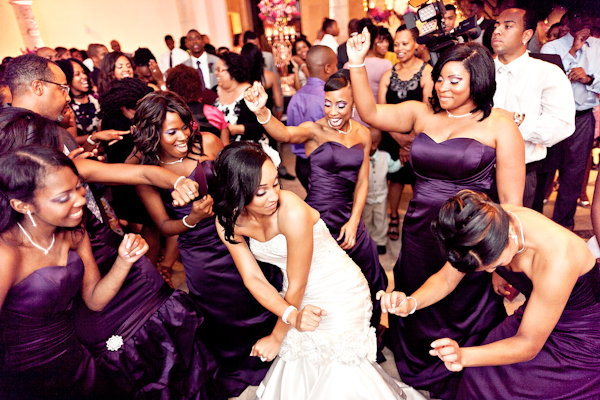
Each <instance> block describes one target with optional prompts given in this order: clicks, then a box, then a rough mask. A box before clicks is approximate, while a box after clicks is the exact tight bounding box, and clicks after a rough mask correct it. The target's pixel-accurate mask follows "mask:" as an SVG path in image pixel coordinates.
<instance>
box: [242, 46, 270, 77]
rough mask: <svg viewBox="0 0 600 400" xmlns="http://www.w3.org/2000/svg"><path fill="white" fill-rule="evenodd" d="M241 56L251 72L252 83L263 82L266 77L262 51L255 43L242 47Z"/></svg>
mask: <svg viewBox="0 0 600 400" xmlns="http://www.w3.org/2000/svg"><path fill="white" fill-rule="evenodd" d="M240 54H241V55H242V56H243V57H244V58H245V59H246V61H247V62H248V66H249V72H250V83H253V82H262V81H263V75H264V65H265V59H264V58H263V55H262V52H261V51H260V49H259V48H258V47H257V46H256V45H255V44H253V43H246V44H245V45H244V46H242V51H241V52H240Z"/></svg>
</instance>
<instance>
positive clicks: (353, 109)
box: [352, 106, 356, 118]
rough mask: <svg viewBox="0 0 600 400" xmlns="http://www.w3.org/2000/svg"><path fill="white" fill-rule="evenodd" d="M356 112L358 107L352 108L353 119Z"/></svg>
mask: <svg viewBox="0 0 600 400" xmlns="http://www.w3.org/2000/svg"><path fill="white" fill-rule="evenodd" d="M354 111H356V107H354V106H352V118H354Z"/></svg>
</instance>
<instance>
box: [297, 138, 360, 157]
mask: <svg viewBox="0 0 600 400" xmlns="http://www.w3.org/2000/svg"><path fill="white" fill-rule="evenodd" d="M326 143H335V144H337V145H340V146H342V147H343V148H345V149H346V150H350V149H353V148H355V147H356V146H360V147H361V149H362V144H361V143H356V144H354V145H352V146H350V147H348V146H346V145H345V144H343V143H340V142H335V141H333V140H328V141H327V142H323V143H321V144H320V145H318V146H317V147H316V148H315V149H314V150H313V151H312V153H310V155H309V156H308V157H310V156H312V155H313V154H314V153H315V151H317V150H319V149H320V148H321V147H322V146H323V145H324V144H326Z"/></svg>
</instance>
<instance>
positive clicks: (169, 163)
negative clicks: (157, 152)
mask: <svg viewBox="0 0 600 400" xmlns="http://www.w3.org/2000/svg"><path fill="white" fill-rule="evenodd" d="M156 157H157V158H158V162H159V163H161V164H165V165H173V164H179V163H181V162H183V158H184V157H181V158H180V159H179V160H175V161H168V162H167V161H163V160H161V159H160V157H159V156H156Z"/></svg>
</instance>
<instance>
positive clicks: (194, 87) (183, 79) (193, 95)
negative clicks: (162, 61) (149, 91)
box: [166, 64, 228, 137]
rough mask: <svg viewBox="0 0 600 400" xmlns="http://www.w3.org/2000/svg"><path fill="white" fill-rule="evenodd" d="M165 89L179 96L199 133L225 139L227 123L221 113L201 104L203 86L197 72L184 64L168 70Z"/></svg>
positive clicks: (213, 107)
mask: <svg viewBox="0 0 600 400" xmlns="http://www.w3.org/2000/svg"><path fill="white" fill-rule="evenodd" d="M166 84H167V88H168V89H169V90H170V91H172V92H175V93H177V94H178V95H180V96H181V97H182V98H183V99H184V100H185V102H186V104H187V105H188V107H189V108H190V110H191V111H192V114H193V115H194V121H196V123H197V124H198V129H199V130H200V132H210V133H213V134H215V135H217V136H219V137H226V136H227V134H228V131H227V122H226V121H225V116H224V115H223V113H222V112H221V111H220V110H219V109H218V108H216V107H215V106H213V105H211V104H206V103H204V102H203V100H204V99H203V96H202V94H203V93H204V86H203V85H202V80H201V79H200V75H198V70H196V69H194V68H192V67H188V66H187V65H184V64H179V65H176V66H175V67H173V68H170V69H169V74H168V75H167V80H166Z"/></svg>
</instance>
